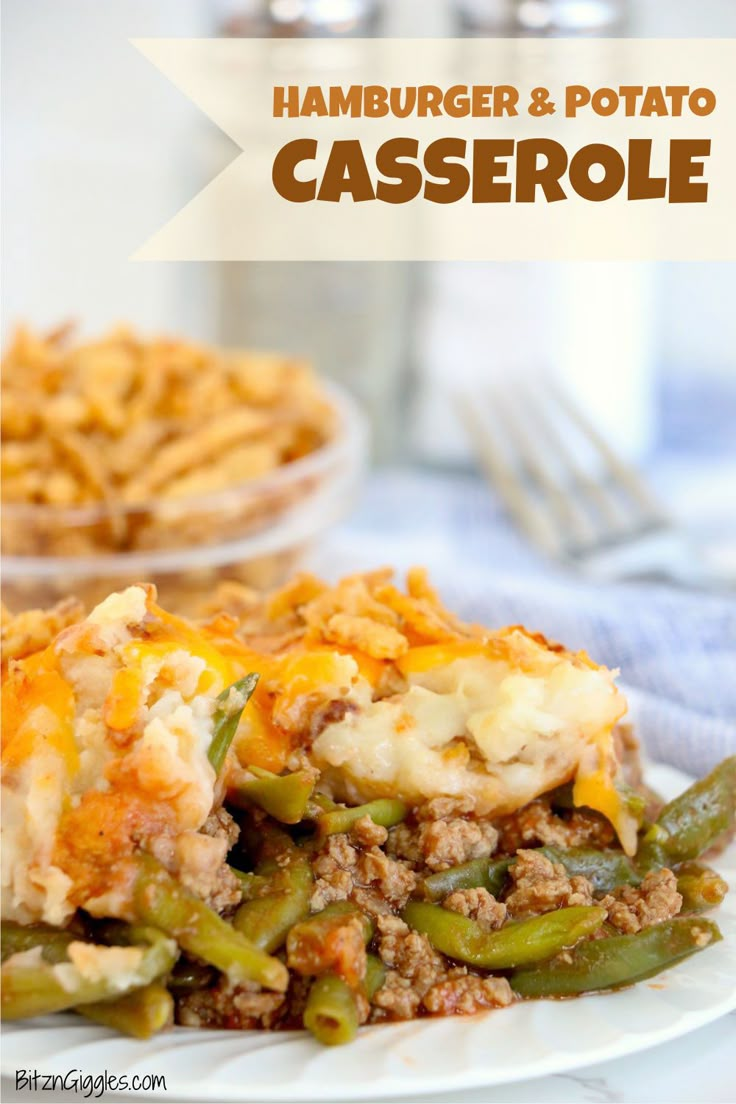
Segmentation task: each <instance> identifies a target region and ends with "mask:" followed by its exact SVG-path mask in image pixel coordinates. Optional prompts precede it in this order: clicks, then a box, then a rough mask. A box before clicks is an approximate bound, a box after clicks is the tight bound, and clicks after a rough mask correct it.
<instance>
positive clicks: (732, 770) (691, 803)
mask: <svg viewBox="0 0 736 1104" xmlns="http://www.w3.org/2000/svg"><path fill="white" fill-rule="evenodd" d="M734 817H736V755H732V756H731V758H730V759H724V760H723V762H722V763H719V765H718V766H717V767H716V768H715V769H714V770H712V771H711V773H710V774H709V775H707V777H706V778H703V779H701V780H700V781H699V782H695V783H694V784H693V785H692V786H690V787H689V789H687V790H685V792H684V793H682V794H680V796H679V797H676V798H675V799H674V801H670V802H669V804H667V805H665V807H664V809H662V811H661V813H660V814H659V816H658V817H657V820H656V822H655V824H654V825H652V827H651V828H650V829H649V831H648V832H647V833H646V835H645V836H644V839H643V841H642V843H641V845H640V847H639V851H638V853H637V863H638V864H639V866H640V867H641V868H642V869H643V870H649V869H652V868H653V867H660V866H674V865H676V864H678V863H681V862H686V861H687V860H689V859H697V858H698V857H699V856H700V855H702V853H703V852H704V851H706V850H707V849H708V848H709V847H710V846H711V844H713V843H714V842H715V841H716V840H717V839H718V837H719V836H720V835H722V833H723V832H725V831H727V830H728V828H730V827H731V825H732V824H733V822H734Z"/></svg>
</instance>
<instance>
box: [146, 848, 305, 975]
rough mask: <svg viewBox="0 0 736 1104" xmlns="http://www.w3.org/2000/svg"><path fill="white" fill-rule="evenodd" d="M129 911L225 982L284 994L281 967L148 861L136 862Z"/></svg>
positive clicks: (150, 858)
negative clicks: (249, 983) (252, 984)
mask: <svg viewBox="0 0 736 1104" xmlns="http://www.w3.org/2000/svg"><path fill="white" fill-rule="evenodd" d="M134 905H135V909H136V912H137V914H138V916H139V917H140V919H141V920H142V921H143V922H144V923H146V924H151V925H153V926H154V927H157V928H160V929H161V931H165V932H166V933H167V934H168V935H171V936H173V938H174V939H176V941H177V942H178V943H179V945H180V946H181V948H182V949H183V950H185V951H187V953H189V954H192V955H196V956H197V957H198V958H202V959H204V961H205V962H209V963H210V965H212V966H216V967H217V969H218V970H222V971H223V973H225V974H227V976H228V978H229V979H230V981H232V982H235V983H237V982H242V981H255V982H258V984H259V985H262V986H263V987H264V988H265V989H276V990H278V991H280V992H282V991H283V990H285V989H286V986H287V984H288V980H289V978H288V971H287V969H286V967H285V966H284V964H283V963H282V962H279V961H278V959H275V958H271V957H270V955H267V954H265V953H264V952H263V951H261V950H260V949H259V948H258V947H256V946H254V944H253V943H251V942H250V940H249V939H246V937H245V936H244V935H243V934H242V933H241V932H238V931H236V930H235V928H233V927H232V926H231V925H230V924H228V923H227V922H226V921H225V920H223V919H222V917H220V916H218V915H217V913H216V912H214V911H213V910H212V909H211V908H209V907H208V906H207V905H206V904H205V903H204V901H202V900H200V898H199V897H195V895H194V894H193V893H190V892H189V891H188V890H186V889H185V888H184V887H183V886H182V885H180V884H179V882H177V881H176V879H175V878H173V877H172V876H171V875H170V874H169V872H168V871H167V870H166V869H165V868H164V867H163V866H162V865H161V864H160V863H159V862H157V861H156V860H155V859H154V858H152V857H151V856H150V855H141V856H140V857H139V869H138V876H137V878H136V881H135V886H134Z"/></svg>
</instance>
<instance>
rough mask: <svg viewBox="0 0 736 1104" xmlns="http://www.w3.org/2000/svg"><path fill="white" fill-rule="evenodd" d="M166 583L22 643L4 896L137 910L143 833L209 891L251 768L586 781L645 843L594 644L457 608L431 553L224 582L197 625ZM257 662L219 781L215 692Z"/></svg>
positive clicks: (10, 729) (612, 695)
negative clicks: (624, 788)
mask: <svg viewBox="0 0 736 1104" xmlns="http://www.w3.org/2000/svg"><path fill="white" fill-rule="evenodd" d="M155 597H156V596H155V591H154V589H153V588H152V587H145V586H135V587H130V588H128V589H127V590H125V591H123V592H122V593H120V594H113V595H111V596H110V597H109V598H108V599H106V600H105V601H104V602H102V603H101V605H99V606H97V607H96V609H94V610H92V612H91V613H90V614H89V616H88V617H87V618H86V619H83V620H80V621H78V622H77V623H76V624H72V625H69V626H68V627H66V628H63V629H62V630H61V631H60V632H59V633H58V634H57V635H56V636H55V637H54V638H53V640H52V641H51V643H50V644H48V645H47V646H45V647H43V648H42V649H41V650H39V651H36V652H34V653H32V654H28V655H25V656H24V658H21V659H19V660H11V661H10V662H9V665H8V671H7V673H6V677H5V680H4V684H3V850H4V862H3V883H2V910H3V916H5V917H9V918H11V919H16V920H19V921H21V922H23V923H27V922H30V921H34V920H45V921H47V922H49V923H53V924H63V923H64V922H66V921H67V920H68V918H69V917H70V916H71V915H72V913H73V912H74V910H75V909H76V908H79V907H83V908H85V909H86V910H87V911H89V912H91V913H92V914H93V915H98V916H119V917H122V918H126V917H127V916H129V914H130V910H129V896H130V884H129V883H130V877H131V874H130V869H129V867H130V866H131V864H130V863H129V860H130V858H131V857H132V856H133V855H134V854H135V852H136V851H138V850H144V851H148V852H150V853H152V854H153V855H155V856H156V858H158V859H159V860H160V861H161V862H163V863H164V864H165V865H167V866H168V868H169V869H170V870H172V872H174V873H176V874H177V876H178V877H179V878H180V880H181V881H182V882H183V883H184V884H185V885H190V886H192V887H196V888H197V890H198V891H199V892H201V893H202V894H203V895H204V896H206V895H207V893H208V892H209V890H208V888H207V886H208V885H209V883H210V882H211V881H212V878H213V875H214V874H215V873H216V872H217V871H218V870H220V869H222V867H223V864H224V861H225V856H226V851H227V844H226V841H225V840H224V839H223V838H222V833H219V834H218V833H217V832H214V833H212V834H209V833H208V832H202V831H201V829H202V827H203V825H204V824H205V821H206V820H207V818H208V817H209V816H210V814H211V813H213V811H217V809H218V808H219V805H220V803H221V801H222V797H223V793H224V792H225V791H226V790H227V788H228V787H229V786H231V785H236V784H238V780H242V777H243V772H247V771H248V770H249V769H250V768H252V767H260V768H266V769H267V770H272V771H277V772H280V771H283V770H289V769H296V768H297V767H299V766H302V767H304V766H307V767H309V768H310V769H311V770H312V771H313V773H314V775H315V776H317V788H318V790H321V791H322V792H323V793H324V794H326V795H328V796H330V797H332V798H336V799H338V800H347V801H348V802H353V803H359V802H361V801H364V800H370V799H372V798H377V797H400V798H402V799H403V800H405V801H406V802H407V803H409V804H410V805H411V804H414V805H417V804H421V803H422V802H423V801H426V800H428V799H431V798H434V797H441V796H460V795H461V796H463V797H464V798H466V799H468V798H469V799H471V800H472V804H473V809H472V811H473V813H474V814H475V815H476V816H495V815H502V814H506V813H510V812H513V811H514V810H516V809H519V808H520V807H522V806H524V805H525V804H527V803H528V802H529V801H530V800H532V799H533V798H535V797H537V796H538V795H539V794H541V793H544V792H545V791H548V790H550V789H552V788H554V787H555V786H558V785H560V784H561V783H565V782H568V781H571V780H573V781H574V790H573V798H574V800H575V802H576V803H578V804H584V805H587V806H589V807H592V808H593V809H596V810H598V811H599V812H601V813H603V814H604V815H605V816H606V817H607V818H608V820H609V821H610V822H611V823H612V824H613V825H614V827H615V829H616V831H617V832H618V835H619V837H620V839H621V842H622V844H623V846H624V848H625V849H626V850H627V851H629V852H633V850H634V849H635V845H636V824H635V821H634V819H633V817H632V816H631V814H630V813H629V812H628V809H627V803H626V801H625V800H624V799H623V797H622V796H621V794H620V792H619V789H618V783H617V773H618V764H617V762H616V756H615V752H614V742H613V735H612V733H613V729H614V726H615V725H616V723H617V721H618V720H619V719H620V718H621V716H622V715H623V713H624V712H625V708H626V703H625V700H624V698H623V696H622V695H621V693H620V691H619V690H617V688H616V686H615V683H614V673H613V672H611V671H608V670H606V669H605V668H603V667H598V666H597V665H596V664H594V663H593V662H592V661H591V660H590V659H589V658H588V657H587V655H585V654H584V653H571V652H568V651H566V650H565V649H564V648H562V647H561V646H559V645H555V644H550V643H549V642H548V641H547V640H545V639H544V638H543V637H542V636H539V635H534V634H531V633H529V632H527V631H526V630H524V629H522V628H520V627H511V628H508V629H502V630H500V631H496V632H491V631H489V630H487V629H484V628H482V627H480V626H473V625H466V624H463V623H462V622H460V621H458V619H457V618H456V617H454V615H452V614H451V613H449V612H448V611H447V610H445V609H444V607H443V606H442V604H441V602H440V601H439V598H438V597H437V595H436V594H435V593H434V591H433V590H432V589H431V587H430V586H429V584H428V582H427V580H426V577H425V576H424V573H423V572H421V571H414V572H412V573H410V575H409V581H408V593H403V592H401V591H399V590H398V589H397V588H396V587H394V586H393V584H392V583H391V582H390V573H389V572H374V573H373V574H370V575H363V576H354V577H351V578H348V579H345V580H343V581H342V582H341V583H339V584H338V585H337V586H334V587H330V586H328V585H327V584H325V583H323V582H321V581H320V580H318V579H315V578H313V577H312V576H306V575H305V576H299V577H297V579H295V580H294V581H293V582H292V583H291V584H289V586H288V587H286V588H285V589H284V590H282V591H280V592H279V593H278V594H276V595H272V596H270V597H267V598H263V597H258V596H256V595H252V594H246V593H245V592H239V593H238V595H237V601H235V599H234V595H233V593H232V592H231V594H230V610H229V612H228V610H227V609H223V608H222V605H221V608H220V611H219V612H218V614H217V615H216V616H214V617H213V618H212V619H211V620H210V621H209V622H208V623H206V624H203V625H200V626H194V625H193V624H190V623H188V622H185V621H183V620H181V619H179V618H175V617H172V616H171V615H169V614H167V613H165V612H164V611H163V610H162V609H161V608H160V607H159V606H158V605H157V604H156V601H155ZM227 604H228V603H227V601H226V602H225V606H227ZM249 671H256V672H258V674H259V676H260V681H259V684H258V687H257V690H256V692H255V694H254V696H253V698H252V700H251V702H250V703H249V705H248V706H247V708H246V709H245V711H244V713H243V716H242V718H241V721H240V725H239V729H238V732H237V734H236V737H235V740H234V743H233V748H232V750H231V752H230V755H229V758H228V761H227V767H226V770H225V772H224V773H223V776H222V779H221V781H218V780H217V779H216V778H215V772H214V770H213V768H212V766H211V764H210V762H209V759H208V750H209V747H210V743H211V741H212V736H213V714H214V712H215V709H216V707H217V706H216V698H217V696H218V694H220V693H221V692H222V691H223V690H224V689H225V688H226V687H227V686H228V685H230V683H232V682H233V681H234V680H236V679H237V678H239V677H240V676H242V675H243V674H245V673H247V672H249ZM126 863H127V865H126ZM203 887H204V888H203Z"/></svg>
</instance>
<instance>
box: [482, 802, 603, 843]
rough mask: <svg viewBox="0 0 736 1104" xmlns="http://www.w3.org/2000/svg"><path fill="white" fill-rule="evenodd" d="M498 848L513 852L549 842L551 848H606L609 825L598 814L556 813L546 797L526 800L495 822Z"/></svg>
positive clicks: (590, 812) (584, 812)
mask: <svg viewBox="0 0 736 1104" xmlns="http://www.w3.org/2000/svg"><path fill="white" fill-rule="evenodd" d="M497 828H498V831H499V844H498V847H499V850H500V851H503V852H505V853H506V854H510V855H513V853H514V852H515V851H518V849H519V848H523V847H529V846H530V845H534V844H536V845H545V844H549V845H551V846H553V847H608V846H609V845H610V844H612V843H613V842H614V839H615V833H614V831H613V828H612V827H611V825H610V824H609V823H608V821H607V820H605V819H604V818H603V817H602V816H600V815H599V814H598V813H595V812H593V811H592V810H588V809H572V810H571V811H570V812H567V813H566V814H565V815H564V816H562V815H558V814H557V813H556V812H555V811H554V810H553V809H552V806H551V805H550V802H549V800H548V799H547V798H537V800H536V801H530V802H529V804H528V805H525V806H524V808H523V809H519V810H518V811H517V812H515V813H511V814H510V815H509V816H506V817H503V818H502V819H501V820H500V821H498V823H497Z"/></svg>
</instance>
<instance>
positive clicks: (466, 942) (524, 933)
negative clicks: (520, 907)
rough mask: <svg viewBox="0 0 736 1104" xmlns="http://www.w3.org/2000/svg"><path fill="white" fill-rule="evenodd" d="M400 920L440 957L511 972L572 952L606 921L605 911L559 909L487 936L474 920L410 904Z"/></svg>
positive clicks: (434, 907) (439, 908) (421, 903)
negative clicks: (567, 951) (558, 954)
mask: <svg viewBox="0 0 736 1104" xmlns="http://www.w3.org/2000/svg"><path fill="white" fill-rule="evenodd" d="M401 917H402V919H403V920H404V922H405V923H407V924H408V925H409V927H410V928H414V930H415V931H419V932H423V933H424V935H426V936H427V938H428V939H429V941H430V943H431V944H432V946H433V947H434V948H435V950H438V951H441V952H442V954H445V955H448V957H450V958H456V959H458V960H459V961H460V962H466V963H468V965H470V966H480V967H482V968H483V969H485V970H507V969H510V968H511V967H513V966H523V965H525V964H526V963H528V962H539V961H540V960H541V959H544V958H551V957H552V956H553V955H555V954H557V953H558V952H559V951H562V950H564V949H565V948H567V947H573V946H574V945H575V944H576V943H577V942H578V941H579V940H581V939H583V938H585V936H587V935H592V934H593V932H595V931H597V930H598V928H599V927H600V926H601V924H602V923H603V921H604V920H605V919H606V910H605V909H604V908H596V907H593V906H582V905H581V906H575V907H573V908H563V909H557V910H556V911H555V912H548V913H545V914H544V915H543V916H534V917H532V919H530V920H521V921H519V922H518V923H511V924H507V925H506V926H505V927H503V928H501V930H500V931H495V932H488V931H485V930H484V929H483V928H481V927H480V926H479V925H478V924H476V923H475V921H474V920H469V919H468V918H467V917H465V916H461V915H460V914H459V913H457V912H451V911H450V910H449V909H445V908H442V906H441V905H430V904H428V903H427V902H426V901H410V902H409V903H408V905H406V907H405V908H404V911H403V912H402V914H401Z"/></svg>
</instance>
